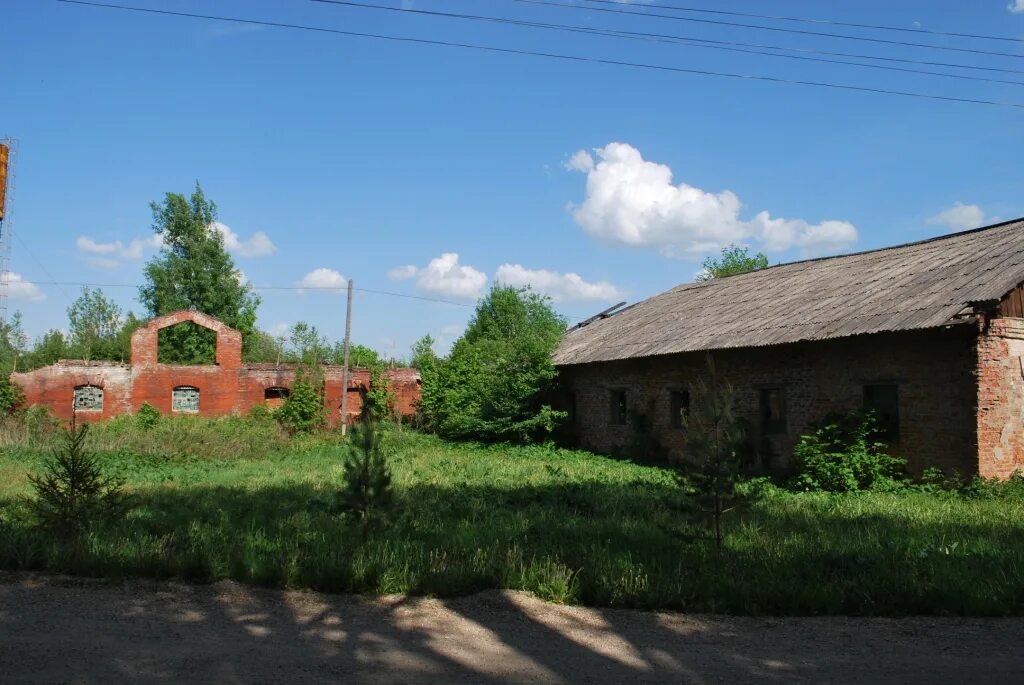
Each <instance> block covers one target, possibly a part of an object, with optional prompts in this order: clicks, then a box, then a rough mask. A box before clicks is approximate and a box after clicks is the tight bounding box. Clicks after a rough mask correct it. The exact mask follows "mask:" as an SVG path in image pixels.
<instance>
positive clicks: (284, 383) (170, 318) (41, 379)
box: [11, 311, 420, 424]
mask: <svg viewBox="0 0 1024 685" xmlns="http://www.w3.org/2000/svg"><path fill="white" fill-rule="evenodd" d="M184 322H192V323H194V324H196V325H198V326H202V327H204V328H208V329H210V330H213V331H215V332H216V334H217V352H216V363H215V364H211V365H195V366H192V365H189V366H183V365H171V364H161V363H159V362H158V360H157V340H158V336H159V332H160V330H161V329H164V328H168V327H169V326H175V325H177V324H180V323H184ZM295 371H296V367H295V365H294V364H243V363H242V334H241V333H239V332H238V331H236V330H234V329H232V328H229V327H228V326H226V325H224V324H223V323H222V322H220V321H218V320H217V319H214V318H213V317H210V316H207V315H205V314H201V313H199V312H194V311H180V312H175V313H173V314H168V315H166V316H161V317H158V318H156V319H153V320H152V321H150V322H149V323H148V324H147V325H146V326H144V327H142V328H140V329H138V330H137V331H135V332H134V333H133V334H132V340H131V363H129V364H120V363H117V362H85V361H60V362H58V363H56V364H53V365H51V366H47V367H44V368H41V369H36V370H34V371H28V372H26V373H14V374H11V380H12V381H13V382H14V383H17V384H18V385H19V386H20V387H21V389H22V390H23V391H24V393H25V398H26V400H27V403H28V404H30V405H42V406H46V407H49V408H50V409H51V410H52V411H53V412H54V413H55V414H56V415H57V416H59V417H61V418H64V419H70V418H71V416H72V413H74V414H75V415H76V416H77V418H78V419H79V420H86V421H90V420H100V419H108V418H111V417H113V416H117V415H119V414H126V413H134V412H137V411H138V410H139V407H141V406H142V403H143V402H149V403H150V404H151V405H153V406H154V407H156V408H157V409H159V410H160V411H161V412H164V413H168V414H170V413H185V414H200V415H202V416H224V415H227V414H232V413H239V414H245V413H247V412H248V411H249V410H250V409H252V408H253V407H255V406H257V405H261V404H262V405H268V406H271V407H274V406H277V405H279V404H280V403H281V402H283V401H284V398H285V397H287V396H288V393H289V392H290V389H291V386H292V383H293V382H294V380H295ZM323 371H324V386H325V387H324V391H325V397H324V401H325V404H326V407H327V410H328V420H329V421H330V423H331V424H337V423H338V421H339V420H340V418H341V393H342V367H340V366H325V367H324V368H323ZM384 375H385V377H386V378H387V379H388V381H389V382H390V384H391V387H392V389H393V390H394V392H395V395H396V410H397V411H398V412H400V413H401V414H402V415H404V416H411V415H413V414H415V412H416V403H417V402H418V401H419V397H420V375H419V372H418V371H416V369H389V370H387V371H386V372H385V374H384ZM369 383H370V372H369V370H367V369H352V370H350V373H349V381H348V388H347V392H348V403H347V406H346V412H347V414H348V421H350V422H351V421H353V420H355V419H356V418H357V417H358V416H359V415H360V413H361V411H362V405H363V401H362V400H363V395H364V394H365V392H366V390H367V389H368V388H369Z"/></svg>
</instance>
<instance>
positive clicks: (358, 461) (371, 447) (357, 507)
mask: <svg viewBox="0 0 1024 685" xmlns="http://www.w3.org/2000/svg"><path fill="white" fill-rule="evenodd" d="M387 451H388V450H387V448H386V446H385V444H384V442H383V440H382V439H381V433H380V430H379V428H378V426H377V424H376V423H375V422H373V421H367V422H366V423H363V424H362V425H359V426H353V427H352V438H351V441H350V442H349V444H348V446H347V452H348V454H347V455H346V458H345V463H344V471H343V475H342V478H343V480H342V489H341V492H339V493H338V505H339V507H340V508H341V510H342V511H344V512H346V513H348V514H350V515H351V516H353V517H354V518H355V519H356V520H357V521H358V522H359V524H360V529H361V531H362V536H363V539H364V540H365V538H366V535H367V533H368V531H369V529H370V526H371V525H372V524H373V523H375V522H377V521H378V520H379V519H380V518H381V517H382V516H383V515H384V514H386V513H387V511H388V510H389V509H390V508H391V506H392V502H393V496H392V491H391V469H390V468H389V467H388V459H387V457H388V455H387Z"/></svg>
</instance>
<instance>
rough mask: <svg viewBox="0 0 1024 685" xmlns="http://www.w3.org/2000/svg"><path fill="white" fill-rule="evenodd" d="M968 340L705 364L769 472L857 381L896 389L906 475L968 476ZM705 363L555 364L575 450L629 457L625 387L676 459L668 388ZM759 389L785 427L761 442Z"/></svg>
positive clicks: (697, 358) (796, 350)
mask: <svg viewBox="0 0 1024 685" xmlns="http://www.w3.org/2000/svg"><path fill="white" fill-rule="evenodd" d="M975 336H976V331H975V330H974V329H973V328H972V327H971V326H967V325H962V326H956V327H954V328H951V329H948V330H933V331H919V332H908V333H887V334H878V335H872V336H860V337H856V338H848V339H841V340H834V341H822V342H814V343H798V344H792V345H784V346H774V347H764V348H753V349H744V350H725V351H719V352H716V353H715V354H714V359H715V363H716V366H717V368H718V371H719V374H720V376H721V377H722V378H723V379H725V380H728V381H729V382H731V383H732V385H733V386H734V389H735V399H736V411H737V415H738V416H739V417H740V418H742V419H744V420H746V421H747V422H748V425H749V426H750V427H751V432H752V435H751V436H750V438H751V440H752V442H753V444H755V445H761V444H764V445H765V446H766V450H765V451H766V452H768V455H767V456H768V457H769V460H770V463H771V465H773V466H777V467H784V466H786V465H787V464H788V462H789V458H790V455H791V453H792V449H793V445H794V444H795V443H796V441H797V440H798V439H799V436H800V435H801V434H802V433H803V432H805V430H806V428H807V426H808V424H809V423H811V422H814V421H816V420H819V419H821V418H822V417H823V416H824V415H825V414H827V413H828V412H832V411H840V412H841V411H848V410H851V409H857V408H860V407H861V406H862V405H863V393H864V390H863V388H864V385H866V384H876V383H896V384H897V385H898V386H899V412H900V440H899V443H898V445H895V446H894V447H893V451H894V452H895V453H897V454H899V455H900V456H902V457H905V458H906V459H907V460H908V462H909V465H910V468H911V469H912V470H914V471H919V470H921V469H923V468H925V467H927V466H938V467H940V468H942V469H944V470H946V471H950V470H952V469H957V470H959V471H960V472H961V473H974V472H976V471H977V470H978V459H977V443H976V439H975V431H976V422H975V406H976V398H977V394H976V379H975V363H976V361H975V360H976V351H975ZM705 364H706V361H705V355H704V354H703V353H692V354H679V355H668V356H662V357H650V358H646V359H634V360H627V361H621V362H608V363H598V364H585V365H579V366H567V367H562V368H561V369H560V378H561V383H562V386H563V388H564V390H565V391H566V392H567V393H572V394H574V395H575V409H576V421H575V424H574V428H575V433H576V435H577V438H578V441H579V442H580V444H581V446H584V447H587V448H590V449H595V450H598V451H603V452H614V451H617V450H622V451H624V452H628V449H629V445H630V442H631V440H632V435H633V434H632V429H631V428H630V427H629V426H615V425H610V422H609V416H610V406H609V405H610V392H611V390H612V389H619V388H621V389H625V390H626V391H627V395H628V400H629V406H630V409H639V410H641V411H643V412H644V413H645V414H646V416H647V419H648V421H649V423H650V426H651V432H652V434H653V436H654V437H655V438H656V439H657V440H658V441H659V442H660V443H661V444H662V445H663V446H664V448H665V449H666V450H667V452H668V455H669V456H670V458H677V459H678V458H682V457H684V454H683V452H684V450H683V431H682V430H681V429H678V428H672V427H671V425H670V412H669V391H670V389H673V388H680V389H686V388H687V387H688V385H689V383H691V382H692V381H693V380H694V379H695V378H697V377H698V376H699V375H701V374H703V373H704V370H705ZM766 386H780V387H783V388H785V394H786V405H787V406H786V410H787V411H786V413H787V430H786V432H785V434H782V435H778V436H771V437H768V438H765V439H764V442H763V443H762V438H761V436H760V435H758V432H759V424H760V420H759V419H760V414H759V390H760V389H761V388H762V387H766ZM1018 407H1019V405H1018ZM1018 411H1019V409H1018Z"/></svg>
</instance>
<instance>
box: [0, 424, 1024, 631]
mask: <svg viewBox="0 0 1024 685" xmlns="http://www.w3.org/2000/svg"><path fill="white" fill-rule="evenodd" d="M193 421H195V420H193ZM200 421H201V420H200ZM19 430H20V431H21V432H20V433H19V432H18V431H19ZM260 431H263V432H262V433H261V432H260ZM252 435H257V436H259V438H258V440H255V439H252V438H251V436H252ZM232 436H233V437H232ZM91 439H92V442H93V444H94V445H95V446H96V447H98V448H99V449H101V450H102V454H103V459H104V462H105V463H106V464H107V466H108V468H109V469H110V470H112V471H115V472H117V473H120V474H121V475H123V476H124V477H125V478H126V479H127V483H128V488H129V490H130V491H131V493H132V495H133V497H134V500H135V502H136V504H137V506H136V507H135V508H134V509H133V510H132V511H131V513H129V514H128V515H127V516H126V517H125V518H124V519H123V520H121V521H118V522H117V523H116V524H112V525H110V526H108V527H105V528H102V529H99V530H96V531H95V532H93V533H92V534H91V535H90V537H89V539H88V541H87V544H86V545H85V546H84V548H82V549H77V550H76V549H73V548H68V547H67V546H65V545H61V544H60V543H59V542H57V541H56V540H53V539H49V538H48V537H46V536H45V535H44V534H42V533H40V532H39V531H37V530H35V529H33V528H32V525H31V522H30V521H29V520H28V519H27V517H26V515H25V513H24V506H23V504H22V502H23V499H24V497H26V496H27V495H28V494H29V493H30V488H29V485H28V482H27V474H28V473H29V472H33V471H37V470H38V469H39V468H40V467H41V464H42V460H43V457H44V455H45V450H44V447H45V446H46V444H47V443H48V442H49V441H50V440H51V437H50V433H49V432H48V431H47V430H44V429H35V428H33V429H25V428H23V427H22V428H18V429H15V428H10V427H8V428H3V429H2V430H0V567H3V568H7V569H37V570H49V571H62V572H71V573H76V574H86V575H97V576H114V577H117V576H128V575H137V576H152V577H177V578H184V579H188V580H194V581H211V580H217V579H224V578H230V579H234V580H238V581H242V582H246V583H253V584H258V585H266V586H272V587H289V588H315V589H319V590H327V591H341V592H372V593H417V594H432V595H439V596H449V595H457V594H464V593H471V592H474V591H477V590H482V589H486V588H510V589H522V590H529V591H532V592H534V593H536V594H537V595H539V596H541V597H543V598H546V599H549V600H552V601H558V602H572V603H583V604H591V605H608V606H626V607H642V608H675V609H683V610H689V611H717V612H730V613H743V614H963V615H1007V614H1018V615H1019V614H1022V613H1024V582H1021V579H1022V578H1024V498H1020V497H1017V498H1003V499H982V498H965V497H962V496H959V495H948V494H947V495H934V494H927V493H920V492H909V493H908V492H904V493H899V494H892V493H878V492H873V493H859V494H851V495H824V494H812V493H805V494H792V493H788V492H784V491H782V490H778V489H776V488H773V487H770V486H766V487H763V488H761V490H762V491H763V492H762V494H761V497H760V498H759V499H757V500H756V501H755V502H754V503H753V504H751V505H750V506H749V507H747V508H745V509H743V510H742V511H739V512H735V513H733V514H730V518H729V520H728V530H727V536H726V547H725V550H724V551H723V552H722V553H721V554H719V553H716V551H715V549H714V547H713V545H712V544H710V543H709V542H708V541H707V540H705V539H704V538H703V537H702V536H701V534H702V530H701V529H700V528H699V527H697V526H695V525H694V524H693V522H692V521H690V520H689V519H688V518H687V516H686V515H685V513H684V512H685V509H686V502H685V500H684V498H683V497H682V496H681V495H680V493H679V489H678V488H677V487H676V485H675V481H674V479H673V476H672V474H671V472H670V471H667V470H664V469H660V468H656V467H651V466H641V465H636V464H632V463H629V462H625V461H617V460H613V459H608V458H603V457H599V456H595V455H592V454H589V453H585V452H579V451H569V450H560V449H554V448H547V447H487V446H478V445H452V444H448V443H444V442H442V441H440V440H438V439H436V438H434V437H431V436H426V435H421V434H417V433H415V432H412V431H403V432H398V431H392V432H391V433H389V440H390V441H391V443H392V445H393V448H394V456H393V457H392V459H391V464H392V469H393V471H394V483H395V489H396V497H397V508H396V512H395V513H394V515H393V516H392V518H391V520H389V521H388V522H387V523H386V524H385V525H384V526H383V527H382V528H381V529H380V530H378V531H376V532H374V533H372V534H371V535H370V536H369V537H368V538H367V539H365V540H364V539H362V537H361V535H360V533H359V531H358V529H357V527H356V526H355V525H354V524H352V523H350V522H347V521H346V520H345V518H344V517H342V516H340V515H339V514H338V513H337V512H336V510H335V507H334V494H335V492H336V491H337V488H338V484H339V482H340V478H341V448H340V447H339V445H338V440H337V438H331V439H319V438H318V439H304V440H299V441H292V440H289V439H288V438H286V437H285V436H283V435H281V434H280V433H279V432H278V431H277V430H276V428H275V427H274V424H272V423H270V422H266V423H265V424H264V423H260V425H257V426H253V425H248V424H247V423H246V420H244V419H230V420H225V421H222V422H213V423H212V424H211V423H210V422H206V424H203V423H200V422H194V423H189V420H182V421H181V422H178V421H170V420H165V422H164V423H162V424H161V425H160V426H158V427H157V428H156V429H151V430H150V431H144V430H141V429H139V428H137V427H135V426H133V425H131V424H130V423H128V422H122V423H120V424H119V423H117V422H115V423H114V424H113V425H108V426H103V427H101V428H100V429H99V430H96V431H94V433H93V435H92V436H91ZM231 440H235V443H231ZM226 444H233V446H232V447H230V448H229V447H225V445H226ZM233 454H235V455H239V456H230V455H233ZM207 455H214V456H207Z"/></svg>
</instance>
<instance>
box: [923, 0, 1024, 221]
mask: <svg viewBox="0 0 1024 685" xmlns="http://www.w3.org/2000/svg"><path fill="white" fill-rule="evenodd" d="M1020 2H1024V0H1020ZM928 223H929V224H931V225H933V226H945V227H946V228H948V229H949V230H951V231H966V230H968V229H971V228H977V227H979V226H981V225H982V224H984V223H985V210H983V209H982V208H981V207H979V206H978V205H965V204H964V203H962V202H957V203H955V204H954V205H953V206H952V207H950V208H949V209H944V210H942V211H941V212H939V213H938V214H936V215H935V216H933V217H929V218H928Z"/></svg>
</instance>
